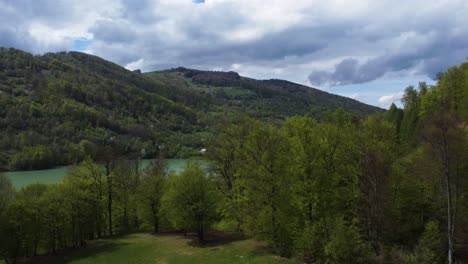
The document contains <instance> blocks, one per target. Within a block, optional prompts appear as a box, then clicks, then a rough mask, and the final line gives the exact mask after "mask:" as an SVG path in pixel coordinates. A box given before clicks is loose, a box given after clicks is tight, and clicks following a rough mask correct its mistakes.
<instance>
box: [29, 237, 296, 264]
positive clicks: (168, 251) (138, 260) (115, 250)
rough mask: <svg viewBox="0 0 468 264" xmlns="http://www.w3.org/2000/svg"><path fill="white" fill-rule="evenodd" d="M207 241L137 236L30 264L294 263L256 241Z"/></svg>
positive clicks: (102, 243)
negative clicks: (203, 242) (202, 243)
mask: <svg viewBox="0 0 468 264" xmlns="http://www.w3.org/2000/svg"><path fill="white" fill-rule="evenodd" d="M207 238H208V239H207V240H208V242H207V244H206V245H205V246H199V245H198V243H196V242H194V241H196V238H195V236H188V237H184V236H183V235H182V234H158V235H152V234H149V233H137V234H131V235H127V236H123V237H119V238H114V239H103V240H98V241H92V242H90V243H89V244H88V246H87V247H86V248H81V249H74V250H69V251H68V252H61V253H60V254H59V255H58V256H43V257H39V258H36V259H33V261H30V262H29V263H35V264H39V263H40V264H42V263H44V264H45V263H52V264H54V263H73V264H87V263H93V264H100V263H103V264H104V263H112V264H120V263H122V264H123V263H125V264H131V263H135V264H146V263H216V264H219V263H293V261H292V260H289V259H284V258H280V257H278V256H275V255H273V254H271V253H270V252H269V251H268V248H267V247H266V246H265V244H264V243H262V242H259V241H256V240H253V239H242V238H240V237H235V236H234V237H232V236H225V235H221V236H220V235H219V234H211V235H210V236H207Z"/></svg>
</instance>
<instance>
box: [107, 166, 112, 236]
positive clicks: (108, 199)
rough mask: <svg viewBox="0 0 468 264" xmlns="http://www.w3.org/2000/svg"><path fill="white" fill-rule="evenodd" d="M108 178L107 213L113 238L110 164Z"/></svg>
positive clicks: (110, 233) (110, 234)
mask: <svg viewBox="0 0 468 264" xmlns="http://www.w3.org/2000/svg"><path fill="white" fill-rule="evenodd" d="M106 176H107V194H108V197H107V213H108V218H109V236H112V179H111V176H110V164H109V162H108V161H107V162H106Z"/></svg>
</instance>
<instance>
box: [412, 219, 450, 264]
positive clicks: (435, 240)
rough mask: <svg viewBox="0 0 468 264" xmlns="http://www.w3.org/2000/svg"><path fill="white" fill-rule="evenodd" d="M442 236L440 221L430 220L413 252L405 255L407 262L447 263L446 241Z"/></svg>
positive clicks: (415, 263)
mask: <svg viewBox="0 0 468 264" xmlns="http://www.w3.org/2000/svg"><path fill="white" fill-rule="evenodd" d="M442 237H443V236H442V234H441V232H440V229H439V223H438V222H436V221H430V222H428V223H427V224H426V227H425V230H424V233H423V234H422V235H421V237H420V238H419V242H418V244H417V245H416V247H415V248H414V251H413V253H410V254H408V255H406V256H405V257H404V260H405V263H407V264H413V263H414V264H417V263H432V264H438V263H445V253H444V245H445V243H444V240H443V238H442Z"/></svg>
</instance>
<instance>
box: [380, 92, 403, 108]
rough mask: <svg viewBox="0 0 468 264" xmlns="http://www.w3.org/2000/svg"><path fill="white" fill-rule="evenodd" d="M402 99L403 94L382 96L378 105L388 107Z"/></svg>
mask: <svg viewBox="0 0 468 264" xmlns="http://www.w3.org/2000/svg"><path fill="white" fill-rule="evenodd" d="M402 97H403V92H398V93H394V94H389V95H384V96H381V97H380V98H379V104H380V106H382V107H389V106H390V105H391V104H392V103H394V102H397V101H400V100H401V98H402Z"/></svg>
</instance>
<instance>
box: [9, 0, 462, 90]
mask: <svg viewBox="0 0 468 264" xmlns="http://www.w3.org/2000/svg"><path fill="white" fill-rule="evenodd" d="M96 1H97V0H96ZM104 1H107V0H99V1H97V2H99V3H100V6H98V5H96V6H93V4H94V3H93V2H92V1H82V3H80V2H77V1H72V0H62V1H56V0H38V1H27V0H0V5H1V6H2V8H1V9H0V35H1V38H0V46H13V47H17V48H20V49H25V50H27V51H31V52H34V53H38V52H45V51H57V50H61V49H70V48H71V43H72V42H73V41H72V40H71V39H67V37H66V36H65V37H64V39H62V40H59V41H57V42H50V43H49V42H47V43H46V44H44V43H40V42H38V41H37V40H36V39H34V37H33V36H31V34H30V33H29V31H28V30H29V27H30V26H31V25H32V24H33V23H42V24H43V25H46V26H50V27H51V28H56V29H61V28H67V26H73V25H76V24H77V23H80V21H81V20H80V18H81V17H83V16H85V15H86V13H85V11H88V10H92V11H94V9H99V12H100V13H99V14H98V15H96V20H95V21H94V20H93V22H94V24H93V23H91V24H92V26H90V27H89V28H87V32H85V33H89V34H92V35H93V36H94V38H93V40H92V41H93V42H92V43H91V45H90V46H89V49H90V50H91V51H92V52H93V53H94V54H95V55H98V56H102V57H104V58H106V59H109V60H112V61H114V62H117V63H119V64H121V65H126V64H128V63H131V62H134V61H137V60H139V59H144V67H145V69H144V70H158V69H163V68H168V67H175V66H186V67H200V68H208V69H210V68H229V67H231V65H233V64H246V65H247V64H248V65H253V66H258V67H263V68H274V67H280V68H287V67H288V66H291V65H292V64H306V65H308V64H314V63H315V64H314V68H319V67H317V65H320V64H321V63H323V65H327V66H324V67H320V68H323V69H328V68H327V67H328V65H330V61H337V59H340V61H339V62H338V63H337V64H336V65H334V67H332V68H331V69H328V70H313V69H314V68H312V66H311V68H310V69H305V70H304V73H301V74H303V77H302V78H301V79H300V80H295V81H302V80H303V79H305V78H306V76H307V75H308V74H309V73H310V75H308V79H309V80H310V82H311V83H312V84H314V85H324V84H330V85H344V84H352V83H364V82H369V81H372V80H375V79H378V78H381V77H383V76H385V75H386V74H388V73H394V72H417V73H421V74H426V75H429V76H433V75H434V74H435V73H437V72H439V71H441V70H444V69H445V68H446V67H448V66H450V65H453V64H456V63H459V62H461V61H463V60H464V59H465V58H466V57H467V56H468V53H467V50H468V38H467V37H466V36H467V35H468V27H467V26H466V25H468V19H467V18H466V16H465V14H466V12H467V11H468V10H467V8H468V7H467V6H466V5H465V4H464V3H463V1H459V0H454V1H452V2H450V3H447V4H446V5H445V6H444V7H443V8H442V7H440V6H435V5H434V6H432V5H431V4H430V3H427V5H426V6H425V7H426V8H424V10H418V6H419V5H421V3H423V2H422V1H421V2H420V3H416V2H415V4H412V5H414V6H412V7H410V8H406V7H400V6H396V4H394V3H392V1H387V2H386V1H382V2H386V3H387V4H386V5H382V6H384V7H391V8H393V10H389V11H388V12H390V11H391V12H392V14H393V15H392V17H390V16H388V15H387V10H386V9H385V8H382V9H380V10H371V11H369V12H368V13H364V14H360V13H359V12H357V13H356V15H354V16H352V17H351V18H346V14H345V15H344V16H345V17H344V18H343V17H340V15H335V14H333V13H330V14H320V13H316V12H315V11H314V10H321V9H319V8H315V7H313V6H312V5H311V7H308V9H306V10H301V15H303V17H302V19H300V20H298V21H294V22H291V23H290V24H289V25H288V26H286V27H284V28H283V29H282V30H272V28H274V26H273V25H272V26H271V27H269V25H268V24H267V25H263V29H266V33H264V34H262V35H259V36H257V37H256V38H254V39H252V40H249V41H240V40H236V39H231V38H226V37H225V34H226V33H228V32H233V31H235V30H236V29H239V28H242V29H249V28H255V27H256V26H258V24H257V23H258V22H257V20H256V18H257V12H256V10H252V11H251V12H249V13H248V14H246V13H245V12H244V13H243V12H241V11H240V10H241V8H239V5H244V4H245V3H247V2H245V3H244V2H242V1H238V2H237V1H224V2H222V3H218V4H216V5H212V7H213V8H211V7H210V5H208V2H207V4H205V5H196V4H193V5H192V6H191V5H188V6H187V8H193V9H191V10H188V11H187V10H180V12H178V10H175V11H174V10H172V13H171V12H167V10H165V9H164V8H166V7H167V5H168V4H160V3H159V2H158V1H152V0H120V1H117V2H116V1H111V0H108V2H106V4H107V6H109V7H110V6H118V7H119V8H120V9H119V12H117V13H112V14H109V13H107V12H105V10H104V9H105V8H104V7H103V6H104V5H105V4H103V3H104ZM187 2H190V0H187ZM251 2H252V3H253V2H255V1H253V0H252V1H251ZM379 2H380V1H379ZM258 3H259V4H258V6H259V7H260V1H258ZM369 3H370V2H369ZM287 4H288V5H294V3H287ZM86 5H88V6H86ZM285 5H286V4H285ZM107 6H105V7H107ZM165 6H166V7H165ZM377 7H379V5H377ZM210 8H211V9H210ZM343 8H346V7H343ZM322 9H323V8H322ZM103 10H104V11H103ZM197 10H198V11H200V10H204V11H203V12H197ZM323 10H326V8H325V9H323ZM408 10H418V12H408ZM169 11H170V10H169ZM244 11H245V10H244ZM249 16H250V17H249ZM278 20H281V18H278ZM260 24H261V23H260ZM405 34H407V35H408V36H407V37H405V36H406V35H405ZM174 36H176V37H174ZM343 58H344V59H343ZM289 75H290V76H297V74H296V73H290V74H289ZM272 77H274V76H272Z"/></svg>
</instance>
